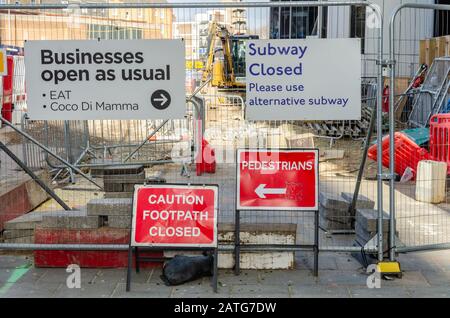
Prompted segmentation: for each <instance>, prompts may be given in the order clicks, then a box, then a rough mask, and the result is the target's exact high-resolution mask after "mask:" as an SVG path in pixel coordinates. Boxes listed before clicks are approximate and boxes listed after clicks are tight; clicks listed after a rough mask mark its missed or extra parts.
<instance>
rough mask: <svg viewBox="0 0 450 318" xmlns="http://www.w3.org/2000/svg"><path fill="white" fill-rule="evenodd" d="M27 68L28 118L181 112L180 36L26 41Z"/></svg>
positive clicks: (163, 115) (158, 116)
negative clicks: (145, 38)
mask: <svg viewBox="0 0 450 318" xmlns="http://www.w3.org/2000/svg"><path fill="white" fill-rule="evenodd" d="M25 67H26V75H25V82H26V89H27V104H28V115H29V117H30V118H31V119H41V120H53V119H64V120H72V119H73V120H88V119H181V118H184V115H185V105H186V103H185V98H186V97H185V48H184V43H183V41H182V40H98V41H97V40H86V41H84V40H82V41H27V42H26V43H25Z"/></svg>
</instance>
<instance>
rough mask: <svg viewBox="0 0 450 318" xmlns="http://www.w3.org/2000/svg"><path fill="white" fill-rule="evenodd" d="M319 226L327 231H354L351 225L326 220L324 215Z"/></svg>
mask: <svg viewBox="0 0 450 318" xmlns="http://www.w3.org/2000/svg"><path fill="white" fill-rule="evenodd" d="M319 226H320V227H321V228H322V229H324V230H326V231H333V230H334V231H349V230H353V226H352V224H351V223H341V222H337V221H332V220H329V219H326V218H324V217H323V216H322V215H321V216H320V217H319Z"/></svg>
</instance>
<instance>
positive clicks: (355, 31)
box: [350, 6, 366, 54]
mask: <svg viewBox="0 0 450 318" xmlns="http://www.w3.org/2000/svg"><path fill="white" fill-rule="evenodd" d="M350 37H351V38H360V39H361V53H362V54H364V51H365V37H366V7H365V6H352V7H351V13H350Z"/></svg>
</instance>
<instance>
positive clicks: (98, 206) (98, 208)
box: [87, 198, 132, 216]
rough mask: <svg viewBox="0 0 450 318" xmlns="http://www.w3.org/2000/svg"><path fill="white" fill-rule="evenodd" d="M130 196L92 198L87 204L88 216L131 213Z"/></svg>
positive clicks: (127, 214) (128, 214)
mask: <svg viewBox="0 0 450 318" xmlns="http://www.w3.org/2000/svg"><path fill="white" fill-rule="evenodd" d="M131 209H132V199H131V198H118V199H112V198H106V199H105V198H103V199H93V200H91V201H89V202H88V204H87V215H89V216H112V215H126V216H130V215H131Z"/></svg>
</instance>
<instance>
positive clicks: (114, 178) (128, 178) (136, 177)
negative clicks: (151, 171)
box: [103, 171, 145, 185]
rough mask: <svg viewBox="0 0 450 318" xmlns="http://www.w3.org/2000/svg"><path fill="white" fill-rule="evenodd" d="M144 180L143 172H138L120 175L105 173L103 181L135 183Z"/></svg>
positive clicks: (105, 182)
mask: <svg viewBox="0 0 450 318" xmlns="http://www.w3.org/2000/svg"><path fill="white" fill-rule="evenodd" d="M144 182H145V172H144V171H142V172H141V173H138V174H120V175H105V176H104V177H103V183H104V184H105V185H106V184H127V183H130V184H135V183H144Z"/></svg>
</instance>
